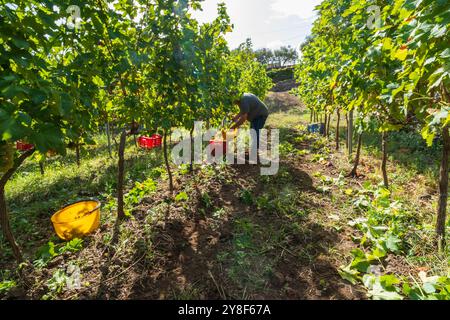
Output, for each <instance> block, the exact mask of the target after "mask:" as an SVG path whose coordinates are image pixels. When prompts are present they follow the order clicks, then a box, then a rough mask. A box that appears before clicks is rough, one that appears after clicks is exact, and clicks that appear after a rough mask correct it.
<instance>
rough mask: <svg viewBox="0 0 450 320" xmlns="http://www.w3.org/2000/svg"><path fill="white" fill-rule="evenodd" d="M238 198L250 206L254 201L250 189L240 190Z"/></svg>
mask: <svg viewBox="0 0 450 320" xmlns="http://www.w3.org/2000/svg"><path fill="white" fill-rule="evenodd" d="M239 199H240V200H241V201H242V203H244V204H246V205H248V206H251V205H253V204H254V203H255V199H254V197H253V194H252V192H251V191H250V190H247V189H243V190H241V192H240V194H239Z"/></svg>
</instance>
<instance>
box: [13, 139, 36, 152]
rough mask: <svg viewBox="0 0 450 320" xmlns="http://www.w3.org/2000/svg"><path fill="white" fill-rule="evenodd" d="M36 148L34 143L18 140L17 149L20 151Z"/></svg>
mask: <svg viewBox="0 0 450 320" xmlns="http://www.w3.org/2000/svg"><path fill="white" fill-rule="evenodd" d="M33 148H34V144H31V143H23V142H22V141H17V142H16V149H17V150H19V151H28V150H31V149H33Z"/></svg>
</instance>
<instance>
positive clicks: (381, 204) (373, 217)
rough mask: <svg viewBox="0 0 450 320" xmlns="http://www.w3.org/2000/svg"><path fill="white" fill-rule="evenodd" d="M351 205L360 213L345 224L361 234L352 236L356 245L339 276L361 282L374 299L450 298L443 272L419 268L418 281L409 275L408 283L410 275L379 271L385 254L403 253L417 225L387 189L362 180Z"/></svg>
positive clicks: (418, 228) (413, 218) (446, 278)
mask: <svg viewBox="0 0 450 320" xmlns="http://www.w3.org/2000/svg"><path fill="white" fill-rule="evenodd" d="M353 206H354V207H356V208H358V211H359V212H360V213H361V214H363V217H361V218H357V219H355V220H352V221H350V222H349V225H350V226H352V227H355V228H357V229H358V230H359V231H360V232H361V233H362V236H361V237H360V238H359V237H358V238H357V239H355V241H357V242H358V244H359V246H360V248H356V249H354V250H352V252H351V254H352V257H353V259H352V262H351V263H350V264H349V265H347V266H342V267H341V268H340V269H339V274H340V275H341V277H342V278H343V279H345V280H347V281H349V282H351V283H353V284H356V283H358V282H362V283H363V284H364V286H365V287H366V288H367V290H368V296H369V297H370V298H372V299H375V300H400V299H404V298H405V297H407V298H409V299H421V300H422V299H450V295H449V287H448V283H449V282H448V281H449V278H448V277H447V276H443V277H439V276H433V277H427V275H426V273H423V272H421V279H420V281H417V280H416V279H413V282H412V283H411V279H405V278H403V277H401V278H398V277H397V276H395V275H392V274H381V273H382V263H383V260H384V259H385V258H386V257H387V255H388V254H394V255H400V254H405V253H407V252H406V251H407V250H408V248H409V247H410V246H411V244H410V243H409V240H410V238H411V237H412V235H414V234H415V233H418V232H420V228H421V227H420V226H418V225H417V222H416V218H415V217H414V216H413V215H412V214H410V213H409V212H407V211H406V210H405V209H404V206H403V204H402V203H400V202H399V201H396V200H392V199H391V193H390V191H389V190H387V189H385V188H383V187H374V186H372V185H370V183H366V184H365V185H364V189H363V190H361V191H360V192H359V194H358V195H355V197H354V201H353ZM419 282H421V284H419Z"/></svg>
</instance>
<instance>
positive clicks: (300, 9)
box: [271, 0, 322, 20]
mask: <svg viewBox="0 0 450 320" xmlns="http://www.w3.org/2000/svg"><path fill="white" fill-rule="evenodd" d="M321 2H322V0H273V2H272V5H271V8H272V10H273V11H274V12H275V15H274V16H273V18H285V17H289V16H297V17H299V18H301V19H305V20H309V19H312V18H313V17H314V16H315V12H314V8H315V7H316V6H317V5H318V4H320V3H321Z"/></svg>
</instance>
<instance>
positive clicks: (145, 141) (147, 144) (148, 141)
mask: <svg viewBox="0 0 450 320" xmlns="http://www.w3.org/2000/svg"><path fill="white" fill-rule="evenodd" d="M138 143H139V146H140V147H141V148H143V149H152V148H154V147H155V145H154V143H155V139H152V138H150V137H139V139H138Z"/></svg>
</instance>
